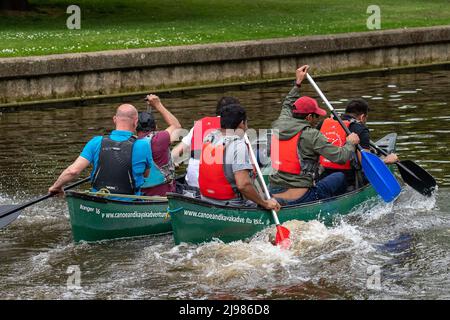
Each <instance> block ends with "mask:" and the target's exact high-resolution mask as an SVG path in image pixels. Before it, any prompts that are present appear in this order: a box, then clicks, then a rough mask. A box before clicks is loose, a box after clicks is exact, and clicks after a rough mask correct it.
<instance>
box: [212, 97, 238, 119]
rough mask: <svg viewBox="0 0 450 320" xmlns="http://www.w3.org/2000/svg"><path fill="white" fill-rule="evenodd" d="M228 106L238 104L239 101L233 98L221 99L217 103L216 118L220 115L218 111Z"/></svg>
mask: <svg viewBox="0 0 450 320" xmlns="http://www.w3.org/2000/svg"><path fill="white" fill-rule="evenodd" d="M229 104H240V102H239V99H238V98H235V97H222V98H220V99H219V100H218V101H217V106H216V116H219V115H220V110H222V108H223V107H225V106H227V105H229Z"/></svg>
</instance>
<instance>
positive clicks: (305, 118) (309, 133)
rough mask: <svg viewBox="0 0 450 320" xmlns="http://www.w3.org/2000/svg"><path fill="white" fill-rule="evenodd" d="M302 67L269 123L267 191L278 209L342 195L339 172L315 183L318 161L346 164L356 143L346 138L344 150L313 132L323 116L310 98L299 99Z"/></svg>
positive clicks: (355, 138)
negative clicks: (279, 109) (281, 206)
mask: <svg viewBox="0 0 450 320" xmlns="http://www.w3.org/2000/svg"><path fill="white" fill-rule="evenodd" d="M308 68H309V66H307V65H305V66H302V67H300V68H298V69H297V70H296V82H295V86H294V88H292V89H291V91H290V92H289V93H288V95H287V96H286V98H285V99H284V102H283V105H282V110H281V114H280V116H279V118H278V119H277V120H276V121H275V122H274V123H273V129H274V134H273V136H272V144H271V159H272V167H273V169H274V172H273V173H272V174H271V175H270V177H269V180H270V191H271V193H272V194H273V196H274V197H275V198H276V199H277V200H278V202H279V203H280V204H282V205H291V204H297V203H303V202H310V201H316V200H320V199H325V198H329V197H333V196H336V195H339V194H342V193H344V192H345V190H346V188H347V183H346V180H345V176H344V174H343V173H342V172H336V173H333V174H331V175H329V176H327V177H325V178H324V179H322V180H320V181H318V182H317V183H316V182H315V178H316V176H317V168H318V164H319V157H320V156H321V155H322V156H324V157H325V158H327V159H329V160H330V161H333V162H335V163H345V162H347V161H348V160H349V159H350V157H351V156H352V153H353V152H354V151H355V145H357V144H358V143H359V137H358V135H357V134H355V133H352V134H350V135H349V136H348V137H347V141H346V143H345V145H344V146H342V147H336V146H334V145H332V144H331V143H329V142H328V139H327V138H326V137H325V136H324V135H322V133H320V131H318V130H317V129H315V127H316V125H317V123H318V122H319V120H320V116H325V115H326V114H327V113H326V111H325V110H323V109H321V108H320V107H319V105H318V103H317V101H316V100H315V99H313V98H310V97H307V96H303V97H300V91H299V89H300V86H301V83H302V81H303V79H304V78H305V76H306V73H307V72H308Z"/></svg>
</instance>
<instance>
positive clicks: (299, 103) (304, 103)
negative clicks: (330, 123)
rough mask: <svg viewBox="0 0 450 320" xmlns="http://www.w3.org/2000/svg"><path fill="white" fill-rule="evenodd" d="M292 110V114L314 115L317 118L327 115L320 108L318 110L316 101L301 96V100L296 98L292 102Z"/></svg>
mask: <svg viewBox="0 0 450 320" xmlns="http://www.w3.org/2000/svg"><path fill="white" fill-rule="evenodd" d="M294 107H295V108H294V110H292V113H297V114H298V113H304V114H308V113H315V114H318V115H319V116H325V115H327V112H326V111H325V110H323V109H321V108H319V104H318V103H317V101H316V100H315V99H313V98H310V97H307V96H303V97H301V98H298V99H297V100H296V101H295V102H294Z"/></svg>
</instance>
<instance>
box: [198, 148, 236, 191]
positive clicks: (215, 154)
mask: <svg viewBox="0 0 450 320" xmlns="http://www.w3.org/2000/svg"><path fill="white" fill-rule="evenodd" d="M224 152H225V146H224V145H223V144H219V145H216V146H214V145H213V144H212V143H211V142H207V143H205V144H203V147H202V153H201V159H200V169H199V178H198V184H199V186H200V193H201V194H202V195H203V196H205V197H208V198H212V199H217V200H230V199H234V198H238V195H237V194H236V192H235V191H234V189H233V187H232V186H231V183H230V182H229V181H228V179H227V177H226V176H225V172H224V169H223V165H224Z"/></svg>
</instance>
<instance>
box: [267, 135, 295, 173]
mask: <svg viewBox="0 0 450 320" xmlns="http://www.w3.org/2000/svg"><path fill="white" fill-rule="evenodd" d="M301 133H302V132H301V131H300V132H299V133H297V134H296V135H295V136H293V137H292V138H291V139H289V140H280V139H278V138H277V137H276V136H275V135H273V136H272V143H271V151H270V159H271V160H272V168H274V169H275V170H277V171H282V172H286V173H291V174H300V172H302V166H301V164H300V157H299V154H298V149H297V148H298V141H299V139H300V135H301Z"/></svg>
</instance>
